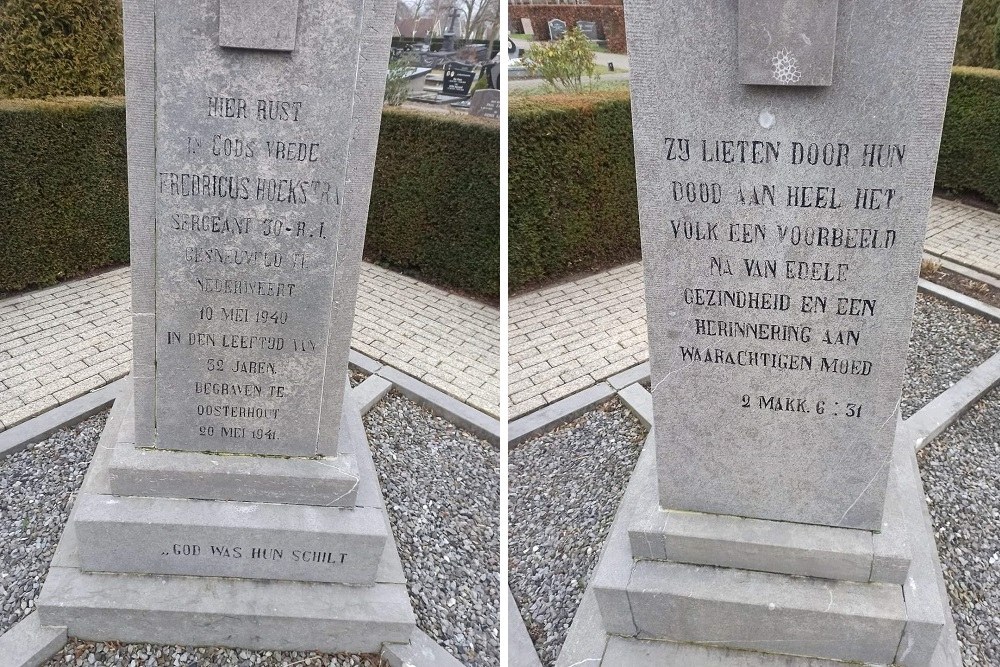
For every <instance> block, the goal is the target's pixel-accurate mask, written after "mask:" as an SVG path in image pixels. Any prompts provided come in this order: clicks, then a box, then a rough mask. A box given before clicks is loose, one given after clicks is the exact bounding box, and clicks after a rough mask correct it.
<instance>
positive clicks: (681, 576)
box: [558, 426, 960, 667]
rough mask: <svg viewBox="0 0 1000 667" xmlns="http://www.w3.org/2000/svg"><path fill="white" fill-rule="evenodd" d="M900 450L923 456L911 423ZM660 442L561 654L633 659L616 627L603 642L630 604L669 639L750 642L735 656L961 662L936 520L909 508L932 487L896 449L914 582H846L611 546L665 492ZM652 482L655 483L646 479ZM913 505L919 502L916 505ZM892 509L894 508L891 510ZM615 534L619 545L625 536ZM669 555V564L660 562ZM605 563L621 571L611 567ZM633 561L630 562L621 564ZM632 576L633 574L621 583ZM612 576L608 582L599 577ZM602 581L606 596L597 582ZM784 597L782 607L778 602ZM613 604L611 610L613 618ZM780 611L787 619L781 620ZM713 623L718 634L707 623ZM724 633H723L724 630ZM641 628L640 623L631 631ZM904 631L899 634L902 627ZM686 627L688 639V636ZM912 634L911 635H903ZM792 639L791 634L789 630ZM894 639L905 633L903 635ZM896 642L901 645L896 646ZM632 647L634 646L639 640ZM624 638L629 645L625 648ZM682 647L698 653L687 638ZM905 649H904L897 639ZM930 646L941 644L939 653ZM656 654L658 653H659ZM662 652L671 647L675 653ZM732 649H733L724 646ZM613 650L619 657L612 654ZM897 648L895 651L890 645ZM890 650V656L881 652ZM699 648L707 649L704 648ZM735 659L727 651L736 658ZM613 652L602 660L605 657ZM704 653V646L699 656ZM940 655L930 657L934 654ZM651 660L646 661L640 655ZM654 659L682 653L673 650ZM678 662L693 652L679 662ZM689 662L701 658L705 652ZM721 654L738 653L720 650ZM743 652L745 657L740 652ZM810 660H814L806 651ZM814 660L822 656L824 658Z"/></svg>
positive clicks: (627, 501) (645, 459) (646, 625)
mask: <svg viewBox="0 0 1000 667" xmlns="http://www.w3.org/2000/svg"><path fill="white" fill-rule="evenodd" d="M896 449H897V451H896V456H897V457H900V456H901V454H900V451H905V452H906V453H907V454H908V456H909V457H910V459H913V453H912V445H911V443H910V440H909V438H908V436H907V434H906V433H905V426H901V428H900V435H899V438H898V439H897V443H896ZM652 450H653V446H652V445H651V444H649V443H647V445H646V447H645V448H644V450H643V453H642V455H641V456H640V458H639V461H638V462H637V464H636V471H635V473H634V474H633V476H632V479H631V480H630V482H629V486H628V488H627V489H626V491H625V495H624V497H623V498H622V502H621V505H620V509H619V513H618V516H616V518H615V522H614V524H613V525H612V528H611V532H610V534H609V536H608V540H607V542H606V543H605V545H604V553H603V554H602V557H601V561H600V562H599V563H598V566H597V570H596V571H595V573H594V576H593V580H592V581H593V583H592V585H591V586H589V587H588V589H587V594H586V595H585V597H584V601H583V603H581V606H580V610H579V611H578V613H577V616H576V618H575V619H574V621H573V626H572V627H571V629H570V632H569V635H568V636H567V638H566V644H565V646H566V648H565V650H564V651H563V653H562V654H561V655H560V657H559V660H558V664H559V665H560V666H568V665H573V664H578V663H579V662H580V661H585V660H590V661H593V662H594V664H606V665H618V664H631V663H627V662H626V663H621V662H615V661H612V657H614V656H618V655H631V653H624V654H622V653H612V645H613V644H614V643H615V638H614V637H612V638H611V639H612V641H611V642H610V643H608V644H607V650H608V654H607V656H605V654H604V647H605V643H606V642H607V640H608V637H609V635H610V634H611V628H612V627H621V628H624V629H626V630H627V629H628V623H630V622H632V621H630V620H629V619H628V616H631V617H632V618H633V619H634V623H635V626H636V628H637V629H638V630H639V632H641V633H643V634H641V635H640V636H642V637H647V638H648V637H649V636H650V635H653V634H657V635H660V637H659V638H660V639H678V640H679V641H681V642H688V643H690V642H694V641H703V642H706V643H713V644H714V648H718V649H722V648H727V647H728V648H738V649H741V651H740V652H738V653H737V654H735V655H737V656H740V657H741V658H744V657H745V659H746V660H747V661H748V662H746V664H747V665H748V666H749V665H757V664H760V665H767V664H775V665H783V664H786V665H797V664H798V663H796V662H795V661H794V660H791V659H788V658H785V657H782V656H781V655H780V654H782V653H798V654H800V655H809V653H808V652H809V651H812V655H813V656H815V657H818V658H823V659H827V660H828V659H831V658H832V656H833V655H834V654H836V655H840V656H841V657H840V658H837V659H841V660H843V659H848V658H846V657H844V656H847V655H854V656H855V658H852V659H860V656H862V655H866V656H867V659H868V660H869V661H870V662H873V663H874V664H890V663H892V661H893V660H894V661H895V663H897V664H900V665H906V666H907V667H915V666H916V665H921V666H922V667H923V666H925V665H928V664H929V665H933V666H935V667H937V666H938V665H957V664H960V663H955V662H949V661H951V660H952V659H953V656H954V655H956V653H955V642H954V628H949V632H950V633H951V635H948V633H947V632H946V633H944V635H943V638H942V633H941V623H943V622H944V621H943V619H946V618H947V615H948V597H947V593H946V591H945V589H944V583H943V580H942V579H941V578H940V566H939V565H938V564H937V557H936V550H935V547H934V541H933V535H932V534H931V531H930V523H929V520H927V519H926V518H925V523H920V522H917V521H915V520H913V519H912V517H911V516H910V515H911V514H912V512H913V511H919V510H920V507H921V503H923V502H924V501H923V493H922V491H921V489H920V487H919V477H918V476H916V472H915V465H916V463H915V460H914V461H910V463H909V465H911V466H914V468H913V469H912V471H911V472H909V473H906V472H905V470H904V469H903V468H902V467H899V466H900V465H901V464H899V463H898V461H903V462H904V463H905V462H906V461H907V459H905V458H898V459H897V464H896V465H897V468H896V471H895V472H896V473H897V474H898V475H899V482H900V487H899V488H900V497H901V498H902V499H903V500H902V501H901V503H900V505H901V506H903V505H905V506H906V508H909V509H905V508H904V521H903V524H904V527H903V531H904V532H905V534H906V544H907V545H908V548H909V549H910V550H912V553H913V565H912V566H911V568H910V572H909V576H908V578H907V580H906V583H905V585H904V586H900V585H895V584H862V583H853V582H836V581H830V580H822V579H816V578H805V577H800V576H787V575H775V574H765V573H758V572H748V571H745V570H739V569H732V568H717V567H699V566H693V565H679V564H677V563H667V562H652V561H646V562H643V561H638V562H635V561H631V562H623V561H622V560H621V559H620V558H614V557H613V556H612V557H608V554H612V555H613V554H615V553H619V552H620V551H621V550H622V549H628V548H629V545H628V541H629V535H628V526H631V525H635V524H636V522H637V521H638V520H639V518H640V517H641V516H642V514H643V513H642V512H641V511H639V509H638V508H640V507H641V506H642V504H643V503H644V502H645V503H647V504H648V503H649V498H650V497H651V496H652V495H653V494H654V492H655V485H654V479H655V472H654V461H653V451H652ZM644 486H645V488H643V487H644ZM913 508H916V509H915V510H914V509H913ZM889 516H891V514H887V518H888V517H889ZM616 545H617V546H616ZM661 566H662V568H663V569H660V568H661ZM605 568H614V569H615V572H612V573H610V574H608V573H605V572H604V571H603V570H604V569H605ZM623 573H624V574H623ZM623 581H627V583H626V584H624V585H623V583H622V582H623ZM599 582H603V583H599ZM599 589H602V590H600V600H601V603H600V604H601V606H600V607H599V606H598V603H597V598H596V597H595V594H596V593H598V590H599ZM772 603H773V604H774V607H773V609H772V608H771V606H770V605H771V604H772ZM604 608H607V609H608V610H609V614H608V616H610V624H609V619H608V618H605V614H604ZM780 619H784V620H783V621H782V620H780ZM710 631H715V632H716V634H715V635H714V636H711V637H710V636H708V634H707V633H709V632H710ZM723 632H724V633H725V634H724V635H723V634H721V633H723ZM625 634H626V635H628V636H632V635H634V634H635V633H634V632H626V633H625ZM893 636H895V639H894V640H893V639H892V637H893ZM681 637H683V639H681ZM901 639H902V641H900V640H901ZM785 640H787V641H785ZM893 642H895V643H893ZM889 645H891V648H887V647H888V646H889ZM632 648H635V647H631V648H628V650H629V651H631V650H632ZM622 650H625V649H622ZM677 650H678V651H679V652H678V653H677V655H680V656H688V655H695V653H689V652H687V651H686V650H684V648H683V647H679V648H678V649H677ZM745 650H749V651H770V652H773V653H775V654H776V655H773V656H767V658H768V659H771V660H773V662H768V660H767V659H764V658H759V659H758V657H759V656H757V655H753V654H751V653H745V654H744V653H743V651H745ZM897 650H898V651H899V654H898V655H897V654H896V651H897ZM928 650H936V651H937V654H936V655H934V656H933V657H930V656H928V654H927V651H928ZM657 655H658V654H657ZM664 655H673V654H671V653H665V654H664ZM706 655H708V656H709V657H706V658H705V659H706V660H707V662H705V663H704V664H705V665H714V664H716V663H714V662H712V661H711V660H713V659H715V657H714V656H715V655H716V653H715V651H714V650H713V651H710V652H708V653H707V654H706ZM724 655H726V656H729V654H728V653H727V654H724ZM608 656H611V657H608ZM886 656H888V657H886ZM877 658H883V659H885V660H888V662H881V663H880V662H878V660H877ZM698 659H701V658H698ZM727 659H728V658H727ZM602 660H603V661H604V662H603V663H602V662H601V661H602ZM692 660H694V658H692ZM927 660H930V662H927ZM636 664H645V663H636ZM649 664H672V663H670V662H666V663H657V662H655V661H654V662H650V663H649ZM678 664H688V663H686V662H683V661H682V662H679V663H678ZM691 664H694V665H699V664H702V663H699V662H697V661H694V662H692V663H691ZM721 664H730V663H727V662H722V663H721ZM734 664H740V663H739V662H737V663H734ZM803 664H812V663H808V662H806V663H803ZM815 664H816V665H822V664H824V663H823V662H822V661H819V662H816V663H815Z"/></svg>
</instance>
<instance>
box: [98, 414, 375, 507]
mask: <svg viewBox="0 0 1000 667" xmlns="http://www.w3.org/2000/svg"><path fill="white" fill-rule="evenodd" d="M125 398H126V400H127V399H128V397H125ZM134 424H135V406H134V402H131V401H130V402H129V404H128V407H127V408H126V413H125V416H124V419H123V421H122V428H121V430H120V432H119V434H118V436H117V442H116V443H115V447H114V451H113V453H112V455H111V460H110V461H109V463H108V489H109V491H110V492H111V493H113V494H115V495H119V496H156V497H161V498H199V499H203V500H236V501H244V502H251V503H283V504H301V505H317V506H330V507H353V506H354V504H355V501H356V500H357V489H358V464H357V461H356V459H355V456H354V455H353V454H350V453H345V451H344V450H345V448H347V449H350V443H346V442H342V443H338V451H339V452H340V453H339V454H338V455H337V456H317V457H278V456H239V455H232V454H212V453H203V452H184V451H164V450H162V449H150V448H148V447H139V446H137V445H136V438H135V428H134ZM344 434H345V431H344V430H343V429H342V430H341V437H343V435H344Z"/></svg>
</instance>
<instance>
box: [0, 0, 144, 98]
mask: <svg viewBox="0 0 1000 667" xmlns="http://www.w3.org/2000/svg"><path fill="white" fill-rule="evenodd" d="M122 44H123V42H122V9H121V2H120V1H119V0H42V1H39V0H3V2H0V97H7V98H15V97H16V98H41V97H56V96H72V95H95V96H108V95H124V94H125V84H124V76H125V64H124V61H123V47H122Z"/></svg>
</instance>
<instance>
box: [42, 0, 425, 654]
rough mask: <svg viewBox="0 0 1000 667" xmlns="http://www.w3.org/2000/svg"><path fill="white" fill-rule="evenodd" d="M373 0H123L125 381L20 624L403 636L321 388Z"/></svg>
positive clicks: (374, 644) (340, 362)
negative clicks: (31, 609) (34, 614)
mask: <svg viewBox="0 0 1000 667" xmlns="http://www.w3.org/2000/svg"><path fill="white" fill-rule="evenodd" d="M394 10H395V6H394V4H393V3H392V2H389V1H386V0H378V1H377V2H374V3H369V2H360V1H359V0H173V1H171V2H154V0H126V1H125V3H124V14H125V41H126V43H125V59H126V90H127V95H126V97H127V112H128V113H127V131H128V153H129V190H130V193H129V204H130V219H131V220H130V222H131V235H132V251H131V254H132V284H133V288H132V310H133V335H134V360H133V367H132V375H131V390H130V392H129V393H128V395H127V396H125V397H124V398H122V399H119V400H118V402H117V403H116V406H115V409H114V410H113V412H112V415H111V417H110V418H109V421H108V424H107V427H106V429H105V432H104V434H103V437H102V439H101V444H100V446H99V447H98V452H97V454H96V455H95V459H94V461H93V464H92V465H91V469H90V470H89V472H88V475H87V478H86V481H85V482H84V485H83V488H82V490H81V491H80V493H79V495H78V497H77V498H76V501H75V504H74V507H73V511H72V515H71V518H70V522H69V525H68V527H67V529H66V532H65V534H64V536H63V538H62V541H61V542H60V545H59V549H58V552H57V554H56V556H55V559H54V561H53V564H52V568H51V570H50V572H49V576H48V579H47V580H46V582H45V585H44V589H43V591H42V594H41V597H40V599H39V602H38V610H39V614H40V618H41V621H42V623H43V624H45V625H52V626H66V627H67V628H68V632H69V634H70V635H71V636H76V637H81V638H85V639H91V640H105V641H107V640H119V641H130V642H152V643H166V644H185V645H186V644H194V645H222V646H233V647H241V648H267V649H296V650H323V651H331V652H341V651H343V652H378V651H379V650H380V648H382V647H383V646H384V645H385V644H387V643H398V644H405V643H407V642H408V641H409V639H410V637H411V633H412V632H413V630H414V628H415V619H414V614H413V610H412V608H411V605H410V602H409V599H408V597H407V594H406V589H405V579H404V577H403V572H402V567H401V565H400V561H399V557H398V554H397V551H396V546H395V542H394V540H393V537H392V532H391V530H390V528H389V523H388V517H387V515H386V512H385V509H384V505H383V501H382V496H381V492H380V490H379V486H378V481H377V479H376V475H375V470H374V466H373V464H372V460H371V455H370V452H369V450H368V445H367V441H366V439H365V434H364V430H363V427H362V425H361V420H360V415H359V412H358V409H357V408H356V407H355V406H354V404H353V402H352V401H351V400H350V399H349V398H348V397H347V396H346V395H345V384H346V376H347V357H348V350H349V344H350V335H351V324H352V319H353V313H354V305H355V296H356V291H357V280H358V274H359V270H360V265H361V251H362V245H363V239H364V231H365V222H366V219H367V212H368V201H369V195H370V190H371V180H372V171H373V164H374V158H375V149H376V142H377V138H378V128H379V119H380V116H381V108H382V92H383V87H384V84H385V67H386V65H385V64H386V62H387V60H388V54H389V41H390V35H391V30H392V25H393V14H394Z"/></svg>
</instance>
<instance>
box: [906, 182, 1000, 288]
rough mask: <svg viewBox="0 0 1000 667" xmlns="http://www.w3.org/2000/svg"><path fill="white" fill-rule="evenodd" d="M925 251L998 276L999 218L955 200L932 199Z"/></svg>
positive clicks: (999, 254)
mask: <svg viewBox="0 0 1000 667" xmlns="http://www.w3.org/2000/svg"><path fill="white" fill-rule="evenodd" d="M924 250H925V251H926V252H927V253H929V254H931V255H937V256H938V257H943V258H945V259H948V260H951V261H953V262H955V263H956V264H963V265H965V266H968V267H969V268H972V269H975V270H977V271H980V272H982V273H987V274H989V275H991V276H996V277H1000V215H998V214H996V213H991V212H990V211H984V210H982V209H978V208H974V207H972V206H967V205H965V204H962V203H960V202H956V201H949V200H946V199H935V200H934V205H933V207H932V208H931V217H930V220H929V221H928V224H927V239H926V241H925V242H924Z"/></svg>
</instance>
